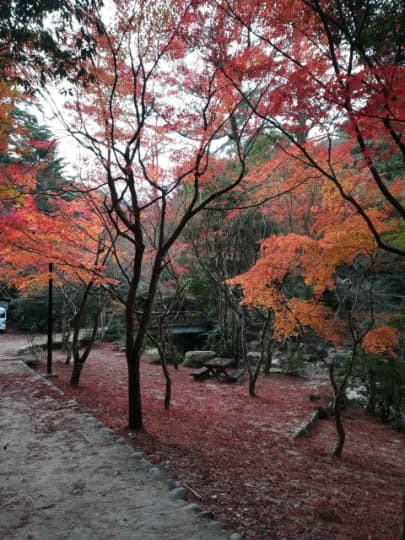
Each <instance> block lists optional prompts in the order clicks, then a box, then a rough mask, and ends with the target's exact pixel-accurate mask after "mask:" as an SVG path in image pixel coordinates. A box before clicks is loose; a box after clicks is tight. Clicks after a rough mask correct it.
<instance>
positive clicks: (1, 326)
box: [0, 307, 7, 332]
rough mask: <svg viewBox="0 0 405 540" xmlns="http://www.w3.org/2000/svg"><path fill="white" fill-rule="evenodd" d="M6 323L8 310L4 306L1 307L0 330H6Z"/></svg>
mask: <svg viewBox="0 0 405 540" xmlns="http://www.w3.org/2000/svg"><path fill="white" fill-rule="evenodd" d="M6 323H7V310H5V309H4V308H3V307H0V332H5V331H6Z"/></svg>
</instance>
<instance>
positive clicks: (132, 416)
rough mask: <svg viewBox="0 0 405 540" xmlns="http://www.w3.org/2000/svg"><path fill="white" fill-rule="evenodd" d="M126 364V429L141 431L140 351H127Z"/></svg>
mask: <svg viewBox="0 0 405 540" xmlns="http://www.w3.org/2000/svg"><path fill="white" fill-rule="evenodd" d="M127 364H128V429H129V431H141V430H142V429H143V418H142V398H141V377H140V352H139V351H137V350H134V351H127Z"/></svg>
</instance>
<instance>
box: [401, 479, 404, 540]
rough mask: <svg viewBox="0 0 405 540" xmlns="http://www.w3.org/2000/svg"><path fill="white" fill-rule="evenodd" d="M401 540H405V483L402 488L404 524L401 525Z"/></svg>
mask: <svg viewBox="0 0 405 540" xmlns="http://www.w3.org/2000/svg"><path fill="white" fill-rule="evenodd" d="M401 540H405V482H404V485H403V488H402V523H401Z"/></svg>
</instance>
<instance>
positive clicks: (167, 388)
mask: <svg viewBox="0 0 405 540" xmlns="http://www.w3.org/2000/svg"><path fill="white" fill-rule="evenodd" d="M162 369H163V374H164V376H165V381H166V386H165V402H164V407H165V409H166V410H169V407H170V400H171V398H172V380H171V378H170V373H169V370H168V369H167V362H166V357H165V356H164V355H163V358H162Z"/></svg>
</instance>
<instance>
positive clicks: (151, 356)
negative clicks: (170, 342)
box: [141, 349, 160, 365]
mask: <svg viewBox="0 0 405 540" xmlns="http://www.w3.org/2000/svg"><path fill="white" fill-rule="evenodd" d="M141 358H142V360H143V361H144V362H147V363H148V364H153V365H158V364H160V354H159V351H158V349H146V350H145V351H143V353H142V356H141Z"/></svg>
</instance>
